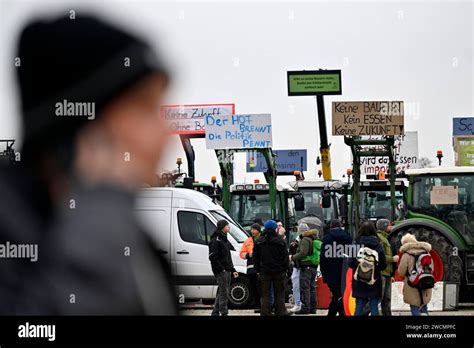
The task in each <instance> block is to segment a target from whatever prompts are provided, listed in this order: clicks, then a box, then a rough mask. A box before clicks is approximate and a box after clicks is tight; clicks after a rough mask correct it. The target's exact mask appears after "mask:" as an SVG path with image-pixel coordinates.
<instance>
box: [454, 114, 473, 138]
mask: <svg viewBox="0 0 474 348" xmlns="http://www.w3.org/2000/svg"><path fill="white" fill-rule="evenodd" d="M462 135H474V117H453V136H454V137H456V136H462Z"/></svg>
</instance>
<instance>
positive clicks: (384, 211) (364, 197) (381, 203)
mask: <svg viewBox="0 0 474 348" xmlns="http://www.w3.org/2000/svg"><path fill="white" fill-rule="evenodd" d="M395 198H396V200H397V205H396V206H395V219H398V217H399V216H400V210H401V209H402V207H403V193H402V192H400V191H396V192H395ZM361 205H362V212H361V217H362V218H363V219H382V218H383V219H391V194H390V191H362V192H361Z"/></svg>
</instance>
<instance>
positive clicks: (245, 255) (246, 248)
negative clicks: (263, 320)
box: [240, 224, 261, 313]
mask: <svg viewBox="0 0 474 348" xmlns="http://www.w3.org/2000/svg"><path fill="white" fill-rule="evenodd" d="M260 233H261V227H260V225H259V224H253V225H252V226H251V227H250V234H251V236H250V237H248V238H247V239H246V240H245V242H244V244H243V245H242V248H241V249H240V258H242V259H244V260H247V276H248V278H249V280H250V284H251V286H252V289H253V293H254V294H255V313H260V285H259V284H258V276H257V271H256V270H255V268H254V263H253V247H254V245H255V241H256V240H257V239H258V238H259V237H260Z"/></svg>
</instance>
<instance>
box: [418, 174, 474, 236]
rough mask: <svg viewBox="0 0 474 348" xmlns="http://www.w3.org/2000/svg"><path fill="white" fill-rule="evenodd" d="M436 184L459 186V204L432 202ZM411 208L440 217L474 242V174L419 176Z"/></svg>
mask: <svg viewBox="0 0 474 348" xmlns="http://www.w3.org/2000/svg"><path fill="white" fill-rule="evenodd" d="M436 186H452V187H454V188H457V190H458V204H432V201H431V191H432V190H433V187H436ZM411 209H412V210H413V211H415V212H419V213H423V214H428V215H431V216H434V217H437V218H439V219H440V220H442V221H444V222H446V223H448V224H449V225H450V226H451V227H453V228H455V229H456V230H457V231H458V232H459V233H460V234H461V235H462V236H463V237H464V239H465V240H466V242H467V243H468V244H471V245H472V244H474V175H469V174H463V175H459V176H452V175H439V176H435V177H434V176H429V177H425V176H423V177H419V178H417V179H416V180H415V182H414V183H413V204H412V207H411Z"/></svg>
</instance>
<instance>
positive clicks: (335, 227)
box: [319, 219, 352, 317]
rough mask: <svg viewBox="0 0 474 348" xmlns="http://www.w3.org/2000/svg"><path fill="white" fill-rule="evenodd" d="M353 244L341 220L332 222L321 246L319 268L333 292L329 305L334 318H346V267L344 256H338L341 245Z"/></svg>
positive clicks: (330, 314) (331, 315)
mask: <svg viewBox="0 0 474 348" xmlns="http://www.w3.org/2000/svg"><path fill="white" fill-rule="evenodd" d="M349 244H352V238H351V236H349V234H348V233H347V232H346V231H344V230H343V229H342V224H341V222H340V221H339V220H336V219H335V220H332V221H331V225H330V230H329V231H328V232H327V233H326V234H325V235H324V238H323V244H322V246H321V255H320V261H319V267H320V269H321V274H322V276H323V281H324V282H325V283H326V284H327V285H328V287H329V289H330V290H331V303H330V304H329V311H328V316H329V317H333V316H336V315H337V314H338V313H339V315H340V316H344V315H345V313H344V304H343V301H342V272H343V267H344V255H337V250H338V248H340V247H339V245H342V246H344V245H349Z"/></svg>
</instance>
